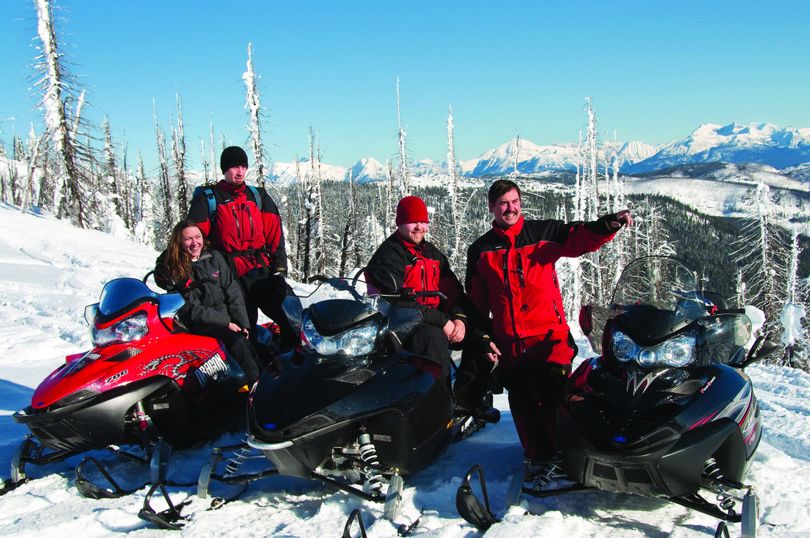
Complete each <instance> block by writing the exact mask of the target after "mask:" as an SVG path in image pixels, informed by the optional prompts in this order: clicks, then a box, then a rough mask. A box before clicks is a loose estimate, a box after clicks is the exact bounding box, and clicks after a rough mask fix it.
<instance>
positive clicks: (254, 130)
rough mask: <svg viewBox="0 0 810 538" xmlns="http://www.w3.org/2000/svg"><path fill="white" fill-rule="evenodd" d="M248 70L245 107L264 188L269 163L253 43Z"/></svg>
mask: <svg viewBox="0 0 810 538" xmlns="http://www.w3.org/2000/svg"><path fill="white" fill-rule="evenodd" d="M247 51H248V58H247V71H245V73H244V74H243V75H242V80H244V81H245V89H246V95H245V108H246V109H247V111H248V116H249V117H250V122H249V124H248V130H249V131H250V145H251V147H252V148H253V158H254V162H255V163H256V164H255V167H256V173H257V178H256V181H257V183H258V185H259V187H262V188H264V186H265V184H264V178H265V177H266V176H267V175H268V172H269V171H268V168H267V164H265V152H264V143H263V142H262V116H263V109H262V106H261V101H260V100H259V88H258V87H257V86H256V72H255V71H254V70H253V44H252V43H248V49H247Z"/></svg>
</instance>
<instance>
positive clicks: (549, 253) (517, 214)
mask: <svg viewBox="0 0 810 538" xmlns="http://www.w3.org/2000/svg"><path fill="white" fill-rule="evenodd" d="M487 197H488V201H489V211H490V212H491V213H492V215H493V217H494V220H493V222H492V229H491V230H490V231H488V232H487V233H485V234H484V235H482V236H481V237H479V238H478V239H477V240H476V241H475V242H474V243H473V244H472V245H471V246H470V248H469V249H468V251H467V275H466V279H465V287H466V289H467V293H468V294H469V295H470V298H471V299H472V301H473V303H474V304H475V306H476V308H477V309H478V311H479V312H478V314H480V315H481V317H482V318H483V319H487V318H489V316H490V314H491V315H492V319H491V320H489V321H490V322H491V331H490V334H491V341H490V338H489V337H484V342H483V345H482V346H481V348H480V349H484V350H485V351H484V355H485V357H486V358H487V359H489V360H490V361H492V362H495V363H498V377H499V379H500V381H501V382H502V383H503V386H504V387H505V388H506V389H507V390H508V391H509V408H510V409H511V411H512V417H513V419H514V421H515V429H516V430H517V433H518V437H519V438H520V443H521V445H522V446H523V451H524V455H525V457H526V459H527V460H528V461H529V462H540V461H548V460H549V459H551V458H553V457H554V455H555V453H556V440H555V429H556V411H557V404H558V402H559V400H560V398H561V396H562V390H563V387H564V386H565V381H566V379H567V377H568V375H569V374H570V373H571V361H572V359H573V358H574V356H576V352H577V348H576V345H575V344H574V340H573V338H572V337H571V333H570V330H569V328H568V323H567V322H566V320H565V313H564V312H563V304H562V295H561V293H560V285H559V279H558V277H557V271H556V269H555V265H554V264H555V262H556V261H557V260H558V259H559V258H561V257H563V256H565V257H578V256H581V255H582V254H585V253H587V252H593V251H595V250H597V249H599V248H600V247H601V246H602V245H604V244H605V243H607V242H608V241H610V240H611V239H612V238H613V236H614V235H615V233H616V232H617V231H618V230H619V229H620V228H621V227H622V226H625V225H626V226H631V225H632V224H633V218H632V217H631V215H630V212H629V211H627V210H624V211H620V212H618V213H615V214H610V215H605V216H603V217H600V218H599V219H598V220H596V221H593V222H570V223H564V222H562V221H558V220H525V219H524V218H523V214H522V211H521V194H520V188H519V187H518V185H517V184H516V183H515V182H513V181H510V180H506V179H501V180H497V181H495V182H494V183H493V184H492V186H491V187H490V189H489V193H488V195H487ZM493 344H494V345H493ZM464 362H465V363H466V364H465V365H464V368H465V369H466V368H470V367H471V364H475V363H474V361H471V360H467V361H464ZM477 366H478V369H479V370H481V369H482V368H481V365H480V364H478V365H477ZM472 369H475V368H474V367H472ZM483 370H486V369H485V368H484V369H483ZM478 377H479V378H480V377H481V376H478Z"/></svg>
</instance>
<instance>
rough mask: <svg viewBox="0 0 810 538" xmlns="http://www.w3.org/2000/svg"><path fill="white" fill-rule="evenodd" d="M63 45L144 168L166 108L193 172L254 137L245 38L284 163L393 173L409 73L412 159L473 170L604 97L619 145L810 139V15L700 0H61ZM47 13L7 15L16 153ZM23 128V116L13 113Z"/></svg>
mask: <svg viewBox="0 0 810 538" xmlns="http://www.w3.org/2000/svg"><path fill="white" fill-rule="evenodd" d="M55 5H56V6H57V8H58V10H57V16H58V17H59V20H58V26H57V31H58V33H59V38H60V41H61V44H62V50H63V52H64V53H65V54H66V55H67V59H68V61H69V62H70V69H71V72H72V73H73V74H74V75H75V76H76V77H77V78H78V81H79V86H80V87H81V88H84V89H86V90H87V96H88V103H89V105H90V108H89V109H88V110H87V116H88V118H89V119H91V120H92V121H94V122H95V123H96V124H97V125H99V126H100V125H101V121H102V118H103V117H104V115H105V114H106V115H108V116H109V119H110V122H111V126H112V129H113V138H114V140H115V142H116V143H118V144H119V145H123V143H124V142H125V141H126V143H127V146H128V150H129V155H130V163H131V164H134V159H135V155H136V154H137V152H138V151H139V150H140V151H142V152H143V155H144V159H145V161H146V163H147V165H148V167H149V168H150V169H152V168H154V165H155V154H156V149H155V146H156V144H155V134H154V120H153V112H152V110H153V108H152V107H153V99H155V100H156V102H157V110H158V119H159V121H160V122H161V124H162V125H163V127H164V129H168V127H169V121H170V118H171V117H172V116H173V115H174V113H175V112H174V111H175V94H177V93H179V94H180V96H181V98H182V101H183V115H184V120H185V132H186V144H187V147H188V154H189V157H190V159H191V165H192V166H195V167H199V161H200V158H199V155H200V149H199V148H200V139H201V138H204V139H205V140H206V141H207V140H208V133H209V122H210V121H212V120H213V124H214V130H215V133H216V135H217V137H219V134H220V133H224V135H225V136H226V137H227V141H228V142H229V143H233V144H245V145H246V143H247V137H248V133H247V129H246V126H247V122H248V116H247V112H246V111H245V109H244V93H245V92H244V84H243V82H242V79H241V77H242V73H243V72H244V71H245V62H246V59H247V44H248V43H249V42H250V43H252V44H253V50H254V66H255V69H256V71H257V73H258V74H259V75H260V76H261V79H260V82H259V89H260V92H261V97H262V104H263V105H264V107H265V108H266V112H267V114H268V116H267V118H266V121H265V126H264V131H265V133H264V136H265V142H266V144H267V145H268V147H269V150H270V155H271V158H272V159H274V160H277V161H292V160H293V159H295V157H296V156H304V155H306V154H307V129H308V126H309V125H312V126H313V129H314V130H315V131H316V132H319V133H320V139H321V148H322V151H323V158H324V161H325V162H329V163H333V164H340V165H350V164H352V163H353V162H354V161H356V160H357V159H359V158H361V157H374V158H376V159H379V160H380V161H384V160H385V159H389V158H390V159H392V160H394V161H395V160H396V152H397V141H396V132H397V126H396V109H395V80H396V77H397V76H398V77H399V78H400V89H401V94H402V117H403V124H404V127H405V129H406V131H407V133H408V148H409V154H410V157H411V158H413V159H424V158H431V159H435V160H443V159H445V155H446V153H447V146H446V133H445V122H446V119H447V112H448V106H449V105H452V107H453V110H454V116H455V125H456V129H455V138H456V154H457V158H458V159H470V158H474V157H477V156H478V155H480V154H481V153H482V152H484V151H485V150H487V149H490V148H493V147H495V146H498V145H500V144H502V143H503V142H505V141H507V140H508V139H510V138H512V137H513V136H514V135H515V133H516V132H519V133H520V136H521V137H522V138H524V139H528V140H531V141H533V142H535V143H537V144H549V143H554V142H573V141H576V139H577V137H578V133H579V131H580V130H581V129H582V127H583V125H584V123H585V122H586V119H587V118H586V115H585V112H584V110H583V104H584V99H585V97H586V96H590V97H591V98H592V99H593V103H594V107H595V109H596V112H597V115H598V121H599V128H600V131H601V133H602V136H603V137H609V138H612V137H613V136H614V133H615V135H616V137H617V138H618V139H619V140H642V141H644V142H648V143H652V144H658V143H664V142H669V141H671V140H674V139H676V138H680V137H683V136H686V135H687V134H688V133H689V132H691V131H692V130H693V129H695V128H696V127H697V126H698V125H700V124H701V123H706V122H710V123H721V124H724V123H729V122H732V121H737V122H739V123H750V122H771V123H775V124H777V125H780V126H783V127H787V126H792V127H808V126H810V102H809V100H808V98H809V97H810V32H807V29H806V28H807V26H808V24H810V2H807V1H806V0H797V1H780V2H755V1H748V0H743V1H740V0H737V1H727V0H716V1H705V0H703V1H697V0H686V1H678V2H660V1H652V0H645V1H641V0H639V1H625V2H612V1H607V0H602V1H599V0H590V1H585V0H573V1H566V2H559V1H553V2H552V1H546V0H535V1H525V2H524V1H508V0H505V1H502V2H493V1H481V0H465V1H455V0H447V1H440V0H433V1H423V0H407V1H399V0H391V1H384V0H376V1H351V0H344V1H340V2H339V1H326V0H310V1H307V2H292V1H288V2H280V1H258V0H253V1H250V0H241V1H240V0H231V1H227V2H224V1H223V2H214V1H210V0H197V1H193V2H192V1H181V0H173V1H165V0H139V1H123V0H108V1H91V0H56V4H55ZM35 35H36V13H35V8H34V3H33V0H5V1H3V2H2V4H0V51H2V54H0V73H2V74H3V75H2V76H3V81H4V83H3V85H2V86H0V140H2V141H3V143H4V144H6V146H8V144H9V141H10V139H11V134H12V132H13V131H16V132H18V133H27V132H28V129H29V125H30V123H31V122H32V121H33V122H34V124H35V127H36V128H37V130H40V128H41V127H40V126H41V120H40V119H39V118H40V113H39V112H38V111H37V109H36V104H37V99H36V97H35V96H34V95H33V93H32V90H31V89H30V88H31V85H32V82H31V80H30V76H31V74H32V68H31V64H32V62H33V59H34V56H35V54H36V50H35V48H34V45H36V44H37V42H36V40H35ZM9 118H14V119H13V120H12V119H9ZM217 143H219V140H218V139H217Z"/></svg>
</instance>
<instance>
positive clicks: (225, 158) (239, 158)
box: [219, 146, 248, 174]
mask: <svg viewBox="0 0 810 538" xmlns="http://www.w3.org/2000/svg"><path fill="white" fill-rule="evenodd" d="M239 165H242V166H244V167H245V168H247V167H248V159H247V153H245V150H243V149H242V148H240V147H239V146H228V147H227V148H225V149H223V150H222V155H220V156H219V168H220V169H221V170H222V173H223V174H224V173H225V172H226V171H227V170H228V169H229V168H233V167H234V166H239Z"/></svg>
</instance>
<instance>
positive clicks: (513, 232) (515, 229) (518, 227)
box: [492, 215, 523, 245]
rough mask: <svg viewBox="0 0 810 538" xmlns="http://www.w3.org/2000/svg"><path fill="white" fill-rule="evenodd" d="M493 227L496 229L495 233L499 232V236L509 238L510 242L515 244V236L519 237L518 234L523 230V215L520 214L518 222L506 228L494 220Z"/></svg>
mask: <svg viewBox="0 0 810 538" xmlns="http://www.w3.org/2000/svg"><path fill="white" fill-rule="evenodd" d="M492 229H493V230H495V233H497V234H498V235H499V236H501V237H505V238H507V239H509V242H510V243H512V244H513V245H514V244H515V237H517V236H518V234H520V232H522V231H523V215H521V216H520V218H519V219H518V221H517V222H516V223H514V224H513V225H512V226H510V227H509V228H506V229H504V228H500V227H498V226H497V225H496V224H495V221H494V220H493V221H492Z"/></svg>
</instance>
